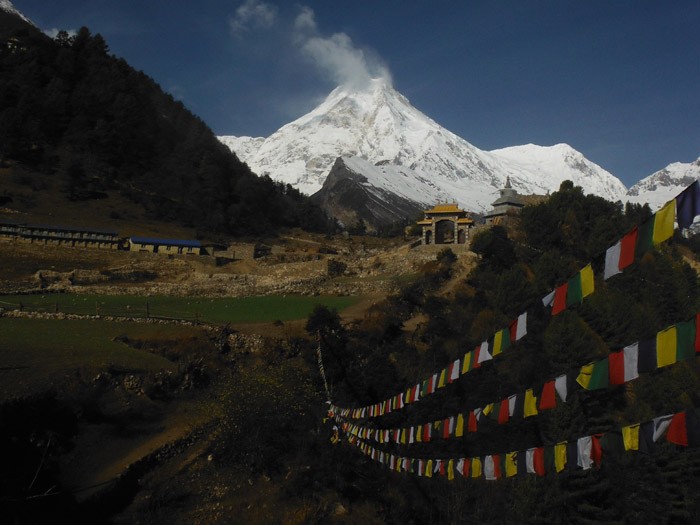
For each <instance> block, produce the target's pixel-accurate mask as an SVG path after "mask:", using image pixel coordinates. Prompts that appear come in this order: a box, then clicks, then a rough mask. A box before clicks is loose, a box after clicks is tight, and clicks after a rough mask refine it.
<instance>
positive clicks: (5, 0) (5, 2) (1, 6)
mask: <svg viewBox="0 0 700 525" xmlns="http://www.w3.org/2000/svg"><path fill="white" fill-rule="evenodd" d="M0 10H2V11H5V12H6V13H10V14H12V15H15V16H17V17H19V18H21V19H22V20H24V21H25V22H27V23H28V24H31V25H34V22H32V21H31V20H29V18H27V17H26V16H24V15H23V14H22V13H20V12H19V11H18V10H17V8H16V7H15V6H14V5H12V2H10V0H0Z"/></svg>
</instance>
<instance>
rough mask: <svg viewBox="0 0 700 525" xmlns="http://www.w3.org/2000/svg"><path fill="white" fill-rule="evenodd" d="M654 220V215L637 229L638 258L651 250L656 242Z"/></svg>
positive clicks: (636, 250)
mask: <svg viewBox="0 0 700 525" xmlns="http://www.w3.org/2000/svg"><path fill="white" fill-rule="evenodd" d="M654 219H655V216H654V215H652V216H651V217H649V218H648V219H647V220H646V221H645V222H644V223H642V224H640V225H639V227H638V228H637V246H636V249H635V253H636V256H637V257H641V256H642V255H644V253H646V252H647V251H649V250H651V247H652V246H653V242H654Z"/></svg>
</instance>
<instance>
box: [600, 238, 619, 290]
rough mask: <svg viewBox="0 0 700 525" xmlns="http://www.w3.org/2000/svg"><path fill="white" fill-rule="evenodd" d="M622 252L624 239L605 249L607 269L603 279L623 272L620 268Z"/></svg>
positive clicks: (604, 271)
mask: <svg viewBox="0 0 700 525" xmlns="http://www.w3.org/2000/svg"><path fill="white" fill-rule="evenodd" d="M621 252H622V241H617V242H616V243H615V244H613V245H612V246H611V247H610V248H608V249H607V250H606V251H605V269H604V270H603V279H604V280H606V281H607V280H608V279H610V277H612V276H614V275H617V274H618V273H621V270H620V253H621Z"/></svg>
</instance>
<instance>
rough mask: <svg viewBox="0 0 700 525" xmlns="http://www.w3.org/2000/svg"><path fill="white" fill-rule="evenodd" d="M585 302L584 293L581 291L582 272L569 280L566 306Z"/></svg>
mask: <svg viewBox="0 0 700 525" xmlns="http://www.w3.org/2000/svg"><path fill="white" fill-rule="evenodd" d="M582 300H583V292H582V291H581V272H579V273H577V274H576V275H575V276H574V277H572V278H571V279H569V283H568V287H567V289H566V306H571V305H574V304H578V303H580V302H581V301H582Z"/></svg>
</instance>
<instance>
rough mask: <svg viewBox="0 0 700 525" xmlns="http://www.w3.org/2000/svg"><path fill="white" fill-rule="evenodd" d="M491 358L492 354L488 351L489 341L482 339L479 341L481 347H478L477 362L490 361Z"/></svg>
mask: <svg viewBox="0 0 700 525" xmlns="http://www.w3.org/2000/svg"><path fill="white" fill-rule="evenodd" d="M491 359H493V356H492V355H491V354H490V353H489V342H488V341H483V342H482V343H481V347H480V348H479V361H478V362H479V364H481V363H483V362H485V361H490V360H491Z"/></svg>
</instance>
